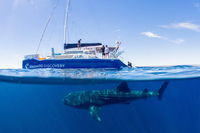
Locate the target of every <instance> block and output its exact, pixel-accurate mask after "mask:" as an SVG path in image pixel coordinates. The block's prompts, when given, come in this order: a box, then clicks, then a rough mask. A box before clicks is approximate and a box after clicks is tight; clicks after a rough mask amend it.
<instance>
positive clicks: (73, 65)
mask: <svg viewBox="0 0 200 133" xmlns="http://www.w3.org/2000/svg"><path fill="white" fill-rule="evenodd" d="M22 67H23V68H24V69H41V68H55V69H78V68H80V69H81V68H83V69H92V68H100V69H101V68H102V69H121V68H123V67H127V65H125V64H124V63H123V62H122V61H120V60H119V59H46V60H36V59H27V60H23V63H22Z"/></svg>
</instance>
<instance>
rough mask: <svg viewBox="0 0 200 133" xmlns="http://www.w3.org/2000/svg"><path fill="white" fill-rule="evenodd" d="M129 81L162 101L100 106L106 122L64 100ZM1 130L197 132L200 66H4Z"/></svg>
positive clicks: (1, 72) (33, 132)
mask: <svg viewBox="0 0 200 133" xmlns="http://www.w3.org/2000/svg"><path fill="white" fill-rule="evenodd" d="M121 81H127V82H128V85H129V88H131V89H135V90H143V89H144V88H148V89H149V90H157V89H159V87H160V85H161V84H162V83H163V82H164V81H169V86H168V88H167V89H166V91H165V93H164V96H163V99H162V100H161V101H160V100H158V99H157V98H156V97H152V98H147V99H142V100H136V101H133V102H132V103H131V104H116V105H110V106H105V107H102V108H101V110H100V116H101V118H102V123H98V122H96V121H95V120H94V119H92V117H91V116H90V115H89V112H88V111H87V110H81V109H76V108H72V107H69V106H66V105H64V104H63V98H64V96H65V95H66V94H67V93H69V92H73V91H79V90H93V89H95V90H96V89H113V88H116V87H117V86H118V85H119V83H120V82H121ZM0 86H1V87H0V133H111V132H113V133H189V132H192V133H199V132H200V126H199V125H200V67H199V66H171V67H139V68H133V69H123V70H120V71H116V70H65V71H62V70H50V69H49V70H31V71H30V70H21V69H7V70H0Z"/></svg>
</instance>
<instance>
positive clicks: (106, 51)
mask: <svg viewBox="0 0 200 133" xmlns="http://www.w3.org/2000/svg"><path fill="white" fill-rule="evenodd" d="M109 52H110V51H109V47H108V45H106V47H105V58H109Z"/></svg>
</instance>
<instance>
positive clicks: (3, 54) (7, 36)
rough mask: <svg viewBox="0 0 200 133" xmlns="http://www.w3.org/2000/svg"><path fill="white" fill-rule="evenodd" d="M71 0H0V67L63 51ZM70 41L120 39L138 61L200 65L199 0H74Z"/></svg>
mask: <svg viewBox="0 0 200 133" xmlns="http://www.w3.org/2000/svg"><path fill="white" fill-rule="evenodd" d="M66 3H67V0H0V60H1V62H0V68H21V64H22V60H23V58H24V55H28V54H35V53H36V49H37V47H38V44H39V40H40V38H41V35H42V32H43V30H44V27H45V24H46V23H47V20H48V18H49V16H50V14H51V12H52V10H53V8H54V7H55V5H56V4H57V8H56V9H55V11H54V13H53V16H52V19H51V21H50V23H49V25H48V27H47V31H46V33H45V35H44V38H43V41H42V43H41V47H40V49H39V52H38V53H39V54H41V56H47V55H50V53H51V48H52V47H54V48H55V51H56V52H62V51H63V27H64V26H63V25H64V11H65V6H66ZM67 31H68V32H67V34H68V38H67V40H68V42H77V40H79V39H80V38H81V39H82V42H101V43H103V44H105V45H109V46H115V42H116V41H121V42H122V44H121V49H120V50H122V51H124V53H123V55H122V57H121V58H122V59H123V61H125V63H126V62H127V61H130V62H132V63H133V64H134V65H136V66H163V65H199V64H200V0H160V1H158V0H71V4H70V9H69V23H68V30H67Z"/></svg>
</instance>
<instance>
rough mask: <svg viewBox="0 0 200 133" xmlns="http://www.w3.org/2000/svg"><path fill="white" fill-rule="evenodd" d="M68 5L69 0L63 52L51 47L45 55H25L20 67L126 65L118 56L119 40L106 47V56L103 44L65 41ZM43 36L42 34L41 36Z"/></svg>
mask: <svg viewBox="0 0 200 133" xmlns="http://www.w3.org/2000/svg"><path fill="white" fill-rule="evenodd" d="M69 5H70V0H69V1H68V3H67V6H66V12H65V24H64V52H63V53H55V51H54V48H52V50H51V55H50V56H47V57H41V56H40V55H39V54H32V55H26V56H25V57H24V60H23V62H22V67H23V68H24V69H42V68H54V69H92V68H94V69H96V68H100V69H121V68H123V67H127V65H126V64H124V63H123V62H122V61H121V60H120V59H119V58H118V57H119V55H120V54H121V52H119V51H118V49H119V47H120V44H121V43H120V42H117V46H116V47H109V48H108V49H109V56H108V57H107V58H105V57H104V56H103V53H102V47H103V45H102V44H101V43H81V42H80V41H79V42H78V43H67V36H66V31H67V21H68V12H69ZM50 18H51V17H50ZM50 18H49V21H50ZM49 21H48V23H49ZM48 23H47V25H46V27H47V26H48ZM46 27H45V30H46ZM45 30H44V32H43V34H44V33H45ZM43 36H44V35H42V37H43ZM41 40H42V38H41ZM41 40H40V43H41ZM39 46H40V44H39Z"/></svg>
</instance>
